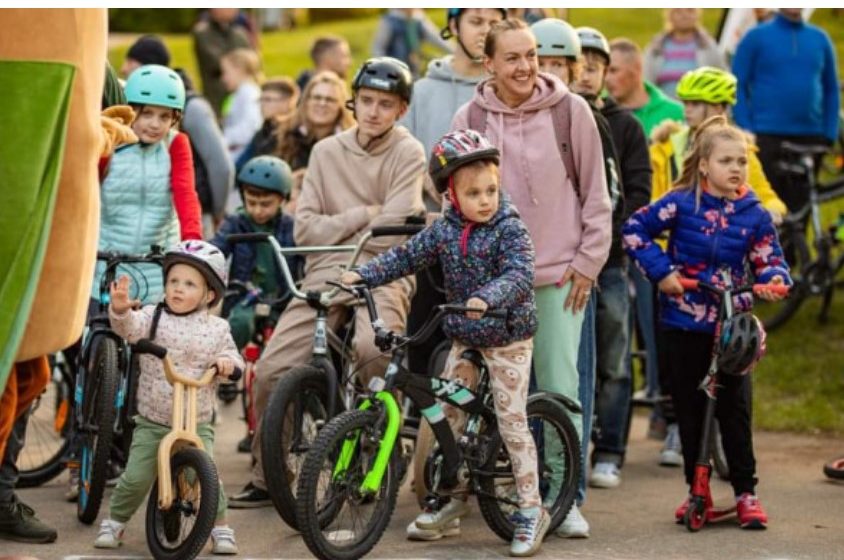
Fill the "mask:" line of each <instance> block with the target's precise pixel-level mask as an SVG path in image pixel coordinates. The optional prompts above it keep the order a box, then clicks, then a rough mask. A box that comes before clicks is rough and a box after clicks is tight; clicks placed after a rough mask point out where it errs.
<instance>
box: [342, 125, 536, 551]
mask: <svg viewBox="0 0 844 560" xmlns="http://www.w3.org/2000/svg"><path fill="white" fill-rule="evenodd" d="M498 160H499V153H498V149H496V148H495V147H494V146H493V145H492V144H490V143H489V141H488V140H487V139H486V138H484V137H483V136H481V135H480V134H479V133H478V132H475V131H474V130H457V131H454V132H451V133H449V134H447V135H445V136H443V137H442V138H441V139H440V141H439V142H438V143H437V144H436V145H435V146H434V149H433V151H432V154H431V158H430V164H429V173H430V175H431V178H432V179H433V182H434V185H435V186H436V187H437V190H438V191H439V192H440V193H445V192H446V191H447V192H448V199H449V201H450V202H451V205H450V206H449V207H448V208H447V209H446V211H445V213H444V215H443V216H442V217H441V218H439V219H437V220H436V221H435V222H434V223H433V224H431V226H430V227H428V228H427V229H425V230H424V231H422V232H420V233H419V234H418V235H416V236H414V237H413V238H411V239H410V240H409V241H407V242H406V243H405V244H404V245H401V246H398V247H393V248H392V249H390V250H389V251H387V252H386V253H383V254H382V255H379V256H378V257H376V258H374V259H372V260H371V261H369V262H368V263H366V264H365V265H364V266H362V267H361V268H360V269H359V270H358V271H357V272H351V271H350V272H346V273H344V274H343V276H342V278H341V280H342V281H343V282H344V283H347V284H354V283H357V282H361V281H363V282H365V283H366V284H367V285H369V286H371V287H375V286H380V285H382V284H386V283H387V282H390V281H392V280H395V279H398V278H401V277H402V276H407V275H409V274H412V273H414V272H416V271H419V270H422V269H424V268H426V267H429V266H431V265H433V264H434V263H436V262H437V261H439V263H440V264H441V265H442V269H443V275H444V277H445V290H446V299H447V300H448V302H449V303H457V304H462V305H465V306H467V307H471V308H475V309H477V310H478V311H477V312H471V313H468V314H467V315H466V316H462V315H449V316H448V317H447V318H446V320H445V322H444V324H443V331H444V332H445V334H446V336H448V337H449V338H451V339H452V340H453V344H452V347H451V352H450V354H449V356H448V359H447V361H446V365H445V372H444V373H443V377H447V378H451V379H458V380H459V381H460V382H461V383H462V384H464V385H467V386H469V387H471V386H473V385H474V384H475V382H476V379H475V377H476V372H475V368H474V366H473V365H472V364H470V363H468V362H466V361H465V360H462V359H461V355H462V354H463V352H464V351H465V350H466V349H467V348H476V349H477V350H479V351H480V352H481V353H482V354H483V355H484V358H485V359H486V361H487V364H488V365H489V369H490V377H491V379H492V391H493V395H494V397H495V399H494V400H495V413H496V417H497V418H498V425H499V430H500V431H501V435H502V439H503V440H504V442H505V445H506V446H507V452H508V453H509V454H510V457H511V464H512V465H513V471H514V473H513V474H514V475H515V478H516V488H517V490H518V493H519V505H520V513H521V516H520V519H519V520H518V525H519V529H518V530H517V531H516V534H515V536H514V537H513V542H512V544H511V553H512V554H514V555H517V556H529V555H531V554H533V553H534V552H535V551H536V550H538V548H539V546H540V545H541V543H542V538H543V536H544V535H545V532H546V531H547V530H548V525H549V522H550V520H549V517H548V513H547V512H546V511H545V509H544V508H543V507H542V500H541V499H540V496H539V478H538V475H537V462H536V446H535V444H534V441H533V437H532V436H531V434H530V431H529V430H528V426H527V414H526V409H527V393H528V381H529V379H530V363H531V354H532V350H533V335H534V333H535V332H536V326H537V322H536V306H535V302H534V294H533V280H534V250H533V243H532V242H531V239H530V234H529V233H528V230H527V228H526V226H525V224H524V223H523V222H522V220H521V218H519V214H518V212H516V209H515V208H514V207H513V206H512V205H511V204H510V201H509V199H508V198H507V196H506V195H504V194H502V193H501V192H500V187H499V174H498ZM488 308H495V309H500V310H506V311H507V315H508V316H507V319H506V320H503V319H493V318H484V317H483V314H484V312H485V311H486V310H487V309H488ZM443 409H444V411H445V413H446V417H447V418H448V420H449V424H450V425H451V428H452V430H454V431H456V432H457V431H462V428H463V425H464V423H465V413H462V411H460V410H458V409H455V408H453V407H448V406H444V407H443ZM464 500H465V498H464ZM464 500H460V499H453V500H450V501H449V502H448V503H447V504H446V505H445V506H443V507H442V508H441V509H440V510H439V511H426V512H424V513H422V514H420V515H419V516H418V517H417V518H416V521H415V522H414V524H415V526H416V527H415V528H414V531H415V530H418V529H421V530H422V531H429V532H432V533H440V532H442V533H445V532H446V531H448V530H450V529H453V528H455V525H456V524H457V523H458V522H459V521H458V520H459V518H460V517H461V516H463V515H465V514H466V513H467V512H468V506H467V504H466V502H465V501H464ZM409 531H410V529H409Z"/></svg>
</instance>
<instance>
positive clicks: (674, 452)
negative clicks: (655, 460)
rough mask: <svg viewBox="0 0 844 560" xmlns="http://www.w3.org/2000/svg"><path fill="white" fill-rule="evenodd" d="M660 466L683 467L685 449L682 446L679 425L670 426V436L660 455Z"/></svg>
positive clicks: (666, 437)
mask: <svg viewBox="0 0 844 560" xmlns="http://www.w3.org/2000/svg"><path fill="white" fill-rule="evenodd" d="M659 464H660V465H662V466H664V467H682V466H683V447H682V445H681V444H680V428H679V427H678V426H677V423H676V422H675V423H673V424H669V425H668V435H666V436H665V443H664V444H663V446H662V451H660V453H659Z"/></svg>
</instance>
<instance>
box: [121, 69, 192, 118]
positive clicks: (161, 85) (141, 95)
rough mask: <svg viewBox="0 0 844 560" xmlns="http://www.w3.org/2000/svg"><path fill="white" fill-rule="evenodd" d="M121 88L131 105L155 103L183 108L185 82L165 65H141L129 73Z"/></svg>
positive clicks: (178, 108)
mask: <svg viewBox="0 0 844 560" xmlns="http://www.w3.org/2000/svg"><path fill="white" fill-rule="evenodd" d="M123 89H124V91H125V92H126V101H127V102H128V103H129V104H131V105H157V106H159V107H169V108H170V109H176V110H177V111H183V110H184V108H185V84H184V83H182V79H181V78H180V77H179V75H178V74H176V73H175V72H174V71H173V70H171V69H169V68H167V67H166V66H159V65H158V64H147V65H145V66H141V67H140V68H138V69H137V70H135V71H134V72H132V73H131V74H129V79H127V80H126V87H125V88H123Z"/></svg>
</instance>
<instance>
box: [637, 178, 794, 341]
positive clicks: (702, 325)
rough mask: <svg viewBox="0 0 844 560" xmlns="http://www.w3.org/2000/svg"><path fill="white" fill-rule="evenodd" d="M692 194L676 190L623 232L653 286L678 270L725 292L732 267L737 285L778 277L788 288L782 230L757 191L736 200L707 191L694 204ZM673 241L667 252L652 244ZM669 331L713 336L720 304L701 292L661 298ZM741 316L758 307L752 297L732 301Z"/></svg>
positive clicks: (643, 211)
mask: <svg viewBox="0 0 844 560" xmlns="http://www.w3.org/2000/svg"><path fill="white" fill-rule="evenodd" d="M696 198H697V196H696V193H695V190H687V191H678V190H675V191H671V192H669V193H668V194H666V195H665V196H663V197H662V198H660V199H659V200H657V201H655V202H653V203H652V204H651V205H650V206H646V207H644V208H642V209H640V210H639V211H638V212H636V213H635V214H633V215H632V216H631V217H630V219H629V220H627V223H626V224H625V225H624V228H623V230H622V236H623V242H624V248H625V249H626V250H627V253H628V254H629V255H630V256H631V257H632V258H633V259H634V261H635V263H636V265H637V266H638V267H639V269H640V270H642V272H643V273H644V274H646V275H647V276H648V278H650V280H651V281H652V282H654V283H657V282H659V281H660V280H662V279H663V278H665V277H666V276H668V275H669V274H670V273H671V272H673V271H675V270H676V271H678V272H679V273H680V275H681V276H685V277H688V278H696V279H698V280H701V281H703V282H706V283H709V284H713V285H721V284H722V283H723V281H722V279H721V276H720V275H719V274H718V273H719V271H720V270H722V269H723V268H729V270H730V275H731V279H732V283H733V286H742V285H745V284H746V283H748V282H750V281H754V282H758V283H768V282H770V281H771V279H773V278H774V277H775V276H781V277H782V279H783V281H784V283H785V284H791V277H790V276H789V274H788V264H786V262H785V259H784V258H783V254H782V248H781V247H780V244H779V240H778V239H777V231H776V229H774V226H773V224H772V222H771V217H770V214H768V212H767V211H766V210H765V209H764V208H763V207H762V205H761V204H760V202H759V199H758V198H757V197H756V195H755V194H754V193H753V191H752V190H750V189H748V188H747V187H744V186H743V187H741V188H740V190H739V197H738V198H737V199H735V200H729V199H726V198H719V197H717V196H714V195H712V194H710V193H708V192H706V191H702V192H701V194H700V200H699V201H698V200H696ZM663 232H667V233H668V234H669V236H670V237H669V241H668V248H667V250H666V251H663V250H662V248H661V247H660V246H659V245H658V244H657V243H656V242H655V241H654V239H655V238H656V237H657V236H659V235H660V234H661V233H663ZM659 298H660V307H661V317H660V322H661V324H662V326H663V327H665V328H672V329H682V330H692V331H699V332H710V333H711V332H713V331H714V329H715V321H716V319H717V316H718V305H719V302H718V301H717V297H716V296H714V295H712V294H709V293H706V292H702V291H687V292H684V293H683V294H682V295H680V296H669V295H667V294H664V293H660V294H659ZM734 305H735V310H736V312H741V311H748V310H750V308H751V307H752V305H753V297H752V296H751V295H750V294H742V295H739V296H736V297H735V300H734Z"/></svg>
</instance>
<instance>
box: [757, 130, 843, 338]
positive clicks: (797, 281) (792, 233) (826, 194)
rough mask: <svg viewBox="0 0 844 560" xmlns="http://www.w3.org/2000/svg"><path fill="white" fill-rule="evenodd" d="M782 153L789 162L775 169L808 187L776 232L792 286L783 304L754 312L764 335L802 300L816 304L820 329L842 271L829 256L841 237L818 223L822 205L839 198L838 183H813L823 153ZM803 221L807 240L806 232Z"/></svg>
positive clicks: (789, 147)
mask: <svg viewBox="0 0 844 560" xmlns="http://www.w3.org/2000/svg"><path fill="white" fill-rule="evenodd" d="M782 149H783V150H784V151H785V152H787V153H789V154H790V155H791V156H792V158H790V159H789V161H783V162H780V164H779V165H780V166H781V167H782V168H783V169H785V170H786V171H788V172H789V173H792V174H794V175H795V176H797V177H799V178H801V179H802V180H803V181H805V183H806V184H807V185H808V186H809V201H808V202H807V203H806V205H805V206H804V207H803V208H801V209H799V210H797V211H794V212H791V213H789V214H788V215H787V216H786V217H785V219H784V220H783V224H782V226H781V227H780V244H781V245H782V250H783V254H784V255H785V256H786V259H787V260H788V264H789V266H790V267H791V278H792V280H793V281H794V285H793V287H792V288H791V295H790V296H789V297H788V298H786V299H784V300H782V301H779V302H764V303H762V304H761V305H760V306H759V316H760V318H761V319H762V322H763V323H764V325H765V328H766V329H767V330H769V331H772V330H774V329H776V328H779V327H780V326H782V325H783V324H785V323H786V322H787V321H788V320H789V319H790V318H791V317H792V316H793V315H794V314H795V313H796V312H797V310H798V309H800V306H801V305H802V304H803V302H804V301H805V300H806V299H808V298H809V297H814V296H817V297H820V298H821V308H820V312H819V313H818V322H820V323H826V322H827V320H828V319H829V308H830V304H831V303H832V295H833V292H834V291H835V287H836V284H839V283H840V281H838V280H837V279H836V278H837V276H838V274H839V272H840V271H841V268H842V267H844V254H840V255H837V256H836V254H835V246H836V245H838V244H839V243H840V241H841V239H842V238H844V231H839V225H838V224H834V225H832V226H830V227H828V228H826V229H824V227H823V225H822V218H821V205H822V204H824V203H826V202H830V201H832V200H837V199H839V198H844V177H839V178H836V179H834V180H833V181H831V182H829V183H824V184H819V183H818V182H817V181H816V179H815V175H816V173H815V158H816V157H818V156H820V155H823V154H826V153H827V152H828V151H829V147H828V146H825V145H810V146H804V145H800V144H792V143H790V142H783V143H782ZM792 160H793V161H792ZM807 220H808V221H809V225H810V227H811V234H810V235H807V232H806V221H807Z"/></svg>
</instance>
